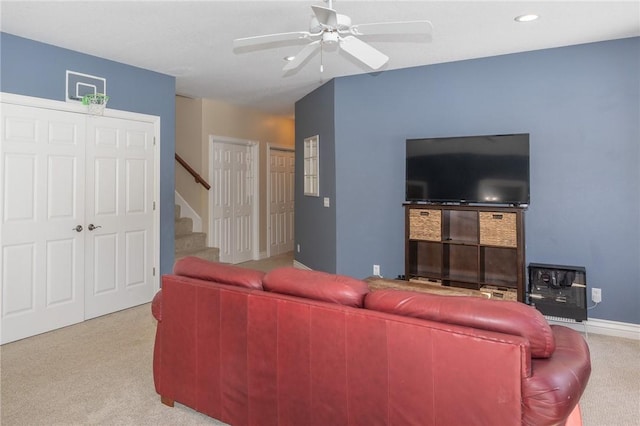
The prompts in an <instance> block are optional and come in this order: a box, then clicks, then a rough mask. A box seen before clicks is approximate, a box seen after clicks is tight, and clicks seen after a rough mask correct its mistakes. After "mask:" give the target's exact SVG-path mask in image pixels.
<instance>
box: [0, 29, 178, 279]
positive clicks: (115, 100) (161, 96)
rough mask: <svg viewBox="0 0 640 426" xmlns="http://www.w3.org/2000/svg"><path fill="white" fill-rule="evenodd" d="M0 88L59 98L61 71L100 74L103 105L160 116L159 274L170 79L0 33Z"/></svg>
mask: <svg viewBox="0 0 640 426" xmlns="http://www.w3.org/2000/svg"><path fill="white" fill-rule="evenodd" d="M0 46H2V49H1V51H0V61H1V62H0V91H2V92H6V93H14V94H19V95H25V96H33V97H38V98H46V99H53V100H57V101H64V100H65V81H66V71H67V70H72V71H76V72H80V73H83V74H90V75H96V76H100V77H104V78H106V80H107V93H108V95H109V97H110V99H109V108H113V109H117V110H123V111H131V112H138V113H143V114H149V115H155V116H159V117H160V230H161V231H160V232H161V235H160V273H163V274H164V273H169V272H171V270H172V268H173V260H174V235H173V226H174V222H173V214H174V213H173V210H174V186H175V185H174V180H175V174H174V163H175V161H174V153H175V78H174V77H171V76H168V75H164V74H159V73H156V72H152V71H148V70H144V69H141V68H136V67H132V66H129V65H125V64H121V63H118V62H113V61H109V60H106V59H102V58H97V57H95V56H90V55H85V54H83V53H79V52H74V51H71V50H67V49H62V48H59V47H55V46H51V45H48V44H44V43H39V42H35V41H33V40H28V39H25V38H21V37H16V36H14V35H11V34H7V33H0Z"/></svg>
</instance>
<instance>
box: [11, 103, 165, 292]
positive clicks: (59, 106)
mask: <svg viewBox="0 0 640 426" xmlns="http://www.w3.org/2000/svg"><path fill="white" fill-rule="evenodd" d="M0 102H1V103H5V104H13V105H25V106H30V107H35V108H44V109H53V110H56V111H64V112H75V113H79V114H89V112H88V111H87V107H86V106H85V105H82V104H80V103H76V102H64V101H56V100H53V99H45V98H36V97H32V96H24V95H18V94H15V93H6V92H0ZM102 115H103V116H104V117H112V118H120V119H124V120H133V121H142V122H146V123H151V124H153V129H154V130H153V131H154V137H155V141H156V144H155V152H154V165H153V167H154V168H155V170H154V180H155V182H154V185H153V187H154V190H153V191H154V194H153V199H154V200H155V203H156V209H155V210H154V214H153V221H154V224H153V236H154V248H153V251H154V253H153V263H154V265H153V267H154V268H155V271H156V274H155V276H154V277H153V286H154V289H155V291H158V290H159V289H160V157H161V155H160V151H161V146H162V144H161V140H160V117H158V116H155V115H148V114H140V113H137V112H129V111H121V110H115V109H105V110H104V114H102Z"/></svg>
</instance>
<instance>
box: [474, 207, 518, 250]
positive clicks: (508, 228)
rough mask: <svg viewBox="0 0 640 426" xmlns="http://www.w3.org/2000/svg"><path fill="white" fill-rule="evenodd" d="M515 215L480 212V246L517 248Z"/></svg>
mask: <svg viewBox="0 0 640 426" xmlns="http://www.w3.org/2000/svg"><path fill="white" fill-rule="evenodd" d="M517 229H518V227H517V225H516V214H515V213H501V212H480V244H484V245H491V246H500V247H517V246H518V232H517Z"/></svg>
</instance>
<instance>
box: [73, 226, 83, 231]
mask: <svg viewBox="0 0 640 426" xmlns="http://www.w3.org/2000/svg"><path fill="white" fill-rule="evenodd" d="M82 229H83V228H82V225H78V226H76V227H75V228H71V230H72V231H76V232H82Z"/></svg>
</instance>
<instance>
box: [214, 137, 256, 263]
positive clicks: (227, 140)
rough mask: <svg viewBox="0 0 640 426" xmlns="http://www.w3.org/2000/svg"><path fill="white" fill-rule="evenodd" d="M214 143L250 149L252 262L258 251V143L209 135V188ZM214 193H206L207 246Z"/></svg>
mask: <svg viewBox="0 0 640 426" xmlns="http://www.w3.org/2000/svg"><path fill="white" fill-rule="evenodd" d="M214 143H224V144H234V145H244V146H248V147H250V148H251V157H252V160H251V167H252V170H251V172H252V173H253V176H254V179H253V196H254V200H253V211H252V213H251V215H252V222H253V223H252V227H253V235H252V239H253V250H252V254H251V257H252V259H253V260H258V259H259V256H260V254H259V250H260V221H259V218H260V142H259V141H253V140H249V139H239V138H231V137H228V136H218V135H209V146H208V148H209V156H208V157H209V182H210V183H211V186H213V184H214V174H213V144H214ZM213 192H214V191H208V193H209V197H208V200H207V201H208V203H209V218H208V223H209V234H208V235H207V241H208V244H209V246H213V230H214V229H215V226H214V223H213V196H214V194H213Z"/></svg>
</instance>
